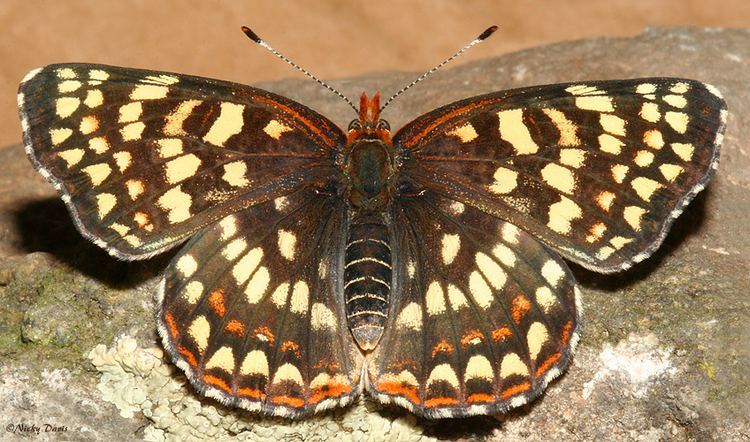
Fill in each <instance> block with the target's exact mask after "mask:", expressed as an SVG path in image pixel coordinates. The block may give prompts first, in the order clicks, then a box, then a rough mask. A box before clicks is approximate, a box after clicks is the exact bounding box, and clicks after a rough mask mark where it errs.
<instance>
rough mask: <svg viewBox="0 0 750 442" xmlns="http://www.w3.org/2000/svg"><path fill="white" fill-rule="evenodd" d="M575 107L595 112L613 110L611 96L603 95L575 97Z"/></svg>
mask: <svg viewBox="0 0 750 442" xmlns="http://www.w3.org/2000/svg"><path fill="white" fill-rule="evenodd" d="M575 100H576V107H577V108H579V109H584V110H592V111H596V112H613V111H614V110H615V108H614V107H613V106H612V98H611V97H607V96H605V95H595V96H587V97H576V99H575Z"/></svg>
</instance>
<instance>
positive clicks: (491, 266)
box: [475, 252, 507, 290]
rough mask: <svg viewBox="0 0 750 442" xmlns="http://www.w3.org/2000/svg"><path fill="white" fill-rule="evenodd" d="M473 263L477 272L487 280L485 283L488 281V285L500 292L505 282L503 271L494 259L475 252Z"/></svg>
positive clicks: (505, 277)
mask: <svg viewBox="0 0 750 442" xmlns="http://www.w3.org/2000/svg"><path fill="white" fill-rule="evenodd" d="M475 261H476V263H477V267H478V268H479V270H480V271H481V272H482V274H484V277H485V278H487V281H489V283H490V285H491V286H492V287H493V288H494V289H495V290H500V289H502V288H503V287H504V286H505V282H506V280H507V275H506V274H505V270H503V268H502V267H500V266H499V265H498V264H497V263H496V262H495V260H494V259H492V258H490V257H489V256H487V255H485V254H484V253H482V252H477V254H476V256H475Z"/></svg>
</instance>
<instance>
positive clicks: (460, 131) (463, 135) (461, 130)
mask: <svg viewBox="0 0 750 442" xmlns="http://www.w3.org/2000/svg"><path fill="white" fill-rule="evenodd" d="M445 134H446V135H452V136H455V137H457V138H458V139H459V141H461V142H462V143H469V142H471V141H474V140H475V139H476V138H477V137H478V136H479V135H478V134H477V131H476V129H474V126H472V125H471V123H466V124H464V125H463V126H459V127H456V128H454V129H452V130H450V131H448V132H446V133H445Z"/></svg>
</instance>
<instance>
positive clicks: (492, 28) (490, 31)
mask: <svg viewBox="0 0 750 442" xmlns="http://www.w3.org/2000/svg"><path fill="white" fill-rule="evenodd" d="M495 31H497V26H496V25H492V26H490V27H489V28H487V29H485V30H484V32H482V33H481V34H479V36H477V38H475V39H474V40H472V41H471V42H469V44H467V45H466V46H464V47H462V48H461V49H459V50H458V51H456V53H455V54H453V55H451V56H450V57H448V58H446V59H445V60H443V61H442V62H441V63H440V64H438V65H437V66H435V67H434V68H432V69H430V70H429V71H427V72H425V73H424V74H422V75H420V76H419V77H417V78H416V79H415V80H414V81H412V82H411V83H409V84H407V85H406V86H404V87H402V88H401V90H399V91H398V92H396V93H395V94H393V95H391V98H389V99H388V100H386V102H385V104H383V106H381V108H380V111H381V112H382V111H383V109H385V108H386V107H387V106H388V105H389V104H390V103H391V101H393V100H395V99H396V97H398V96H399V95H401V94H403V93H404V92H406V91H407V90H409V88H411V87H412V86H414V85H415V84H417V83H419V82H420V81H422V80H424V79H425V78H427V77H428V76H430V75H431V74H433V73H435V71H437V70H438V69H440V68H442V67H443V66H445V65H446V64H448V63H450V62H451V61H453V60H455V59H456V58H457V57H458V56H459V55H461V54H463V53H464V52H466V51H468V50H469V49H470V48H471V47H472V46H474V45H478V44H479V43H481V42H483V41H484V40H486V39H487V38H488V37H489V36H490V35H492V34H493V33H494V32H495Z"/></svg>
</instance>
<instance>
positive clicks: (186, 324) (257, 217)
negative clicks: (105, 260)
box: [158, 189, 362, 417]
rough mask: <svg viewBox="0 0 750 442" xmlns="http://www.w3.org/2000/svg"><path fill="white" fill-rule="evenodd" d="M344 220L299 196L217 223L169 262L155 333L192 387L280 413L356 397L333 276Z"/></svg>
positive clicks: (305, 193)
mask: <svg viewBox="0 0 750 442" xmlns="http://www.w3.org/2000/svg"><path fill="white" fill-rule="evenodd" d="M344 217H345V210H344V208H343V203H342V202H341V201H340V200H338V199H335V198H329V197H324V196H319V195H318V194H317V193H316V192H315V191H313V190H309V189H304V190H301V191H298V192H295V193H293V194H291V195H289V196H288V197H282V198H280V199H277V200H275V201H272V202H267V203H262V204H259V205H256V206H254V207H252V208H249V209H245V210H243V211H240V212H237V213H235V214H233V215H230V216H228V217H226V218H224V219H222V220H221V221H220V222H219V223H217V224H215V225H213V226H211V227H209V228H208V229H206V230H205V231H203V232H201V233H199V234H198V235H196V236H195V237H193V238H192V239H191V240H190V241H189V242H188V244H187V245H186V246H185V247H184V248H183V250H182V251H181V252H180V253H179V254H178V255H177V256H176V257H175V259H174V260H173V262H172V263H171V264H170V266H169V267H168V268H167V270H166V276H165V282H164V286H163V290H162V294H161V298H160V311H159V315H158V323H159V332H160V334H161V336H162V340H163V342H164V347H165V348H166V349H167V351H168V352H169V354H170V355H171V356H172V359H173V360H174V361H175V363H176V364H177V365H178V366H179V367H180V368H182V369H183V370H184V371H185V373H186V374H187V376H188V378H189V379H190V382H191V383H192V384H193V386H195V388H196V389H197V390H198V391H200V392H202V393H204V394H206V395H207V396H210V397H213V398H216V399H218V400H219V401H221V402H222V403H224V404H226V405H231V406H236V407H242V408H245V409H248V410H253V411H260V412H262V413H264V414H268V415H278V416H286V417H299V416H303V415H307V414H311V413H313V412H316V411H319V410H322V409H326V408H331V407H334V406H337V405H345V404H347V403H349V402H351V401H352V400H353V399H354V398H355V397H356V396H357V395H358V394H359V392H360V387H359V378H360V369H361V358H362V356H361V354H360V353H359V350H358V349H357V348H356V346H355V345H354V341H353V339H352V338H351V336H350V334H349V332H348V330H347V328H346V320H345V317H344V310H343V306H344V302H343V299H342V293H343V291H342V288H341V275H340V274H339V270H340V269H341V268H342V262H343V255H342V250H343V243H342V241H343V240H344V236H343V235H342V233H341V231H342V229H343V225H342V223H343V222H344Z"/></svg>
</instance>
